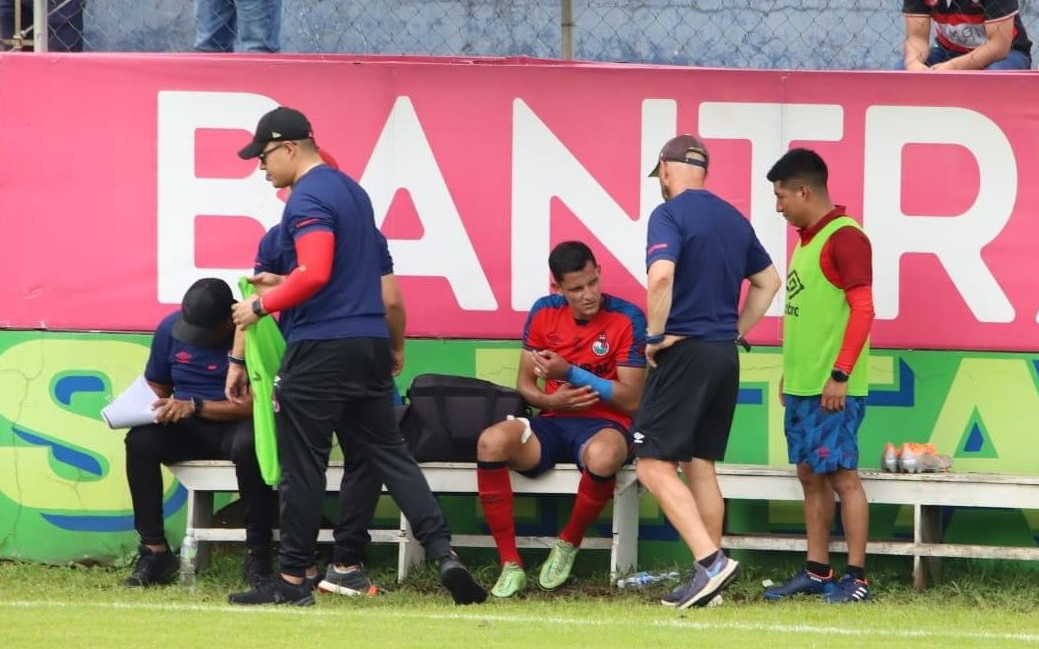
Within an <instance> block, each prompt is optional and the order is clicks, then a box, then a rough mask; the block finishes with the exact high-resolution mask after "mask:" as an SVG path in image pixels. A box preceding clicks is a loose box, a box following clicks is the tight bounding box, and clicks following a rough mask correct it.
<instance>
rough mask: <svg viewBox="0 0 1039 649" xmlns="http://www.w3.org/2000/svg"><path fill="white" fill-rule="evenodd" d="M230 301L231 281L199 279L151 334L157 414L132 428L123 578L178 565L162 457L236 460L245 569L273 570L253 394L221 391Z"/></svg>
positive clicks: (147, 582)
mask: <svg viewBox="0 0 1039 649" xmlns="http://www.w3.org/2000/svg"><path fill="white" fill-rule="evenodd" d="M233 305H234V299H233V298H232V297H231V289H230V287H228V285H227V283H225V282H224V281H223V280H220V279H213V278H206V279H200V280H198V281H197V282H195V283H194V284H192V286H191V288H189V289H188V292H187V293H186V294H185V295H184V300H183V301H182V303H181V308H180V310H179V311H175V312H173V313H171V314H170V315H168V316H166V317H165V318H163V320H162V322H161V323H159V327H158V329H156V331H155V336H154V338H152V346H151V354H150V355H149V357H148V364H147V366H146V367H145V370H144V378H145V379H146V380H147V381H148V384H149V385H150V386H151V388H152V390H154V391H155V394H156V395H158V397H159V398H158V399H157V400H156V401H155V404H154V406H153V408H154V410H155V423H154V424H148V425H145V426H135V427H133V428H131V429H130V432H129V433H127V435H126V478H127V482H129V484H130V497H131V500H132V501H133V515H134V528H135V529H136V530H137V534H138V535H139V536H140V547H139V549H138V553H139V556H138V559H137V563H136V564H135V565H134V569H133V573H132V574H131V575H130V577H129V578H128V579H127V580H126V585H127V586H132V587H140V586H153V585H158V584H168V583H170V582H171V581H172V580H173V578H174V577H175V576H176V574H177V567H178V563H177V557H176V556H175V555H174V554H173V553H172V552H171V551H170V547H169V544H168V543H167V542H166V535H165V533H164V531H163V513H162V492H163V488H162V472H161V465H163V464H169V463H171V462H181V461H184V460H232V461H233V462H234V463H235V473H236V474H237V477H238V491H239V493H240V494H241V497H242V502H243V503H244V504H245V510H246V513H245V528H246V533H245V535H246V544H247V546H248V554H247V555H246V559H245V565H244V568H243V571H244V575H245V579H246V581H247V582H248V583H250V584H254V585H258V584H260V583H263V582H265V581H267V580H269V579H270V575H271V523H272V517H273V512H274V497H275V495H274V492H273V491H272V490H271V489H270V488H269V487H268V486H267V485H266V484H265V483H264V481H263V477H262V476H261V475H260V467H259V465H258V464H257V461H256V451H255V447H254V445H253V422H252V401H251V400H250V399H243V400H240V401H239V402H232V401H229V400H227V399H226V398H225V397H224V385H225V382H226V378H227V366H228V358H229V357H228V352H229V351H230V349H231V343H232V341H233V338H234V323H233V322H232V321H231V307H232V306H233Z"/></svg>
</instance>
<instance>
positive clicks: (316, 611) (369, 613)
mask: <svg viewBox="0 0 1039 649" xmlns="http://www.w3.org/2000/svg"><path fill="white" fill-rule="evenodd" d="M3 608H41V609H42V608H75V609H81V608H97V609H116V610H131V611H132V610H141V611H180V612H198V613H221V614H223V613H239V614H247V615H282V616H284V615H305V616H329V617H331V616H342V615H344V614H345V613H344V609H342V608H335V609H331V608H326V609H322V608H321V607H320V606H318V607H297V606H231V605H229V604H209V605H206V604H179V603H169V604H158V603H150V602H61V601H47V600H39V601H13V602H0V609H3ZM661 609H662V610H661V613H662V614H667V611H668V610H669V609H667V610H665V609H663V607H661ZM479 610H480V609H479V608H476V609H472V611H473V612H472V613H469V612H468V611H466V612H459V613H423V612H420V611H408V610H400V609H390V608H378V609H371V608H362V609H350V610H349V616H350V617H351V618H355V617H372V618H377V617H378V618H395V619H424V620H445V621H471V622H487V621H489V622H503V623H514V624H532V623H547V624H562V625H569V626H616V625H621V624H628V623H630V622H631V621H632V620H630V619H625V620H610V619H602V618H580V617H544V616H540V615H501V614H490V615H488V614H482V613H480V612H479ZM645 623H647V624H649V625H651V626H656V627H664V628H673V629H686V630H694V631H762V632H766V633H790V634H801V633H811V634H815V635H824V636H825V635H830V636H846V637H855V636H883V637H897V638H906V639H909V638H957V639H971V640H1015V641H1019V642H1032V643H1034V642H1039V634H1033V633H987V632H964V631H960V630H955V629H950V630H948V631H943V630H928V629H919V630H907V629H859V628H848V627H834V626H812V625H810V624H762V623H753V622H751V623H745V622H698V621H695V620H690V619H688V618H672V619H660V620H646V621H645Z"/></svg>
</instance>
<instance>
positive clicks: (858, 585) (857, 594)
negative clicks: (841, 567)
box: [823, 575, 869, 604]
mask: <svg viewBox="0 0 1039 649" xmlns="http://www.w3.org/2000/svg"><path fill="white" fill-rule="evenodd" d="M867 599H869V583H867V582H866V581H863V580H862V579H856V578H854V577H852V576H851V575H844V576H843V577H841V580H840V581H838V582H837V586H836V588H834V589H833V590H832V591H830V592H829V593H827V594H826V595H824V596H823V600H824V601H825V602H826V603H827V604H847V603H849V602H864V601H866V600H867Z"/></svg>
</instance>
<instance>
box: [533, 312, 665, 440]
mask: <svg viewBox="0 0 1039 649" xmlns="http://www.w3.org/2000/svg"><path fill="white" fill-rule="evenodd" d="M523 348H524V349H528V350H543V349H548V350H551V351H554V352H556V353H557V354H559V355H560V356H562V357H563V358H564V359H566V360H567V361H569V362H570V363H571V364H572V365H576V366H578V367H580V368H582V369H584V370H587V371H589V372H591V373H593V374H595V375H596V376H599V377H602V378H604V379H609V380H611V381H614V380H616V379H617V368H618V367H645V366H646V316H645V314H643V312H642V309H640V308H638V307H637V306H635V305H634V304H632V303H631V302H628V301H626V300H622V299H620V298H617V297H613V296H612V295H606V294H603V302H602V308H601V309H600V310H599V313H597V314H596V315H595V317H593V318H592V319H591V320H587V321H585V320H577V319H575V318H574V315H573V311H571V310H570V305H569V304H568V303H567V301H566V298H564V297H563V296H561V295H546V296H545V297H543V298H541V299H539V300H538V301H537V302H535V303H534V306H533V307H531V309H530V313H529V314H528V315H527V323H526V324H525V325H524V326H523ZM562 383H564V381H556V380H549V381H547V382H546V384H545V393H546V394H552V393H553V392H555V391H556V390H558V389H559V386H560V385H561V384H562ZM541 414H542V415H546V416H558V417H598V418H602V419H609V420H610V421H615V422H617V423H619V424H621V425H623V426H624V427H626V428H630V427H631V416H630V415H628V414H626V413H624V412H622V411H620V410H618V409H617V408H614V407H613V406H612V405H610V404H608V403H605V402H603V401H599V402H597V403H596V404H595V405H593V406H592V407H591V408H589V409H587V410H581V411H579V412H553V411H545V412H542V413H541Z"/></svg>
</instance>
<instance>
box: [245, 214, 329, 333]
mask: <svg viewBox="0 0 1039 649" xmlns="http://www.w3.org/2000/svg"><path fill="white" fill-rule="evenodd" d="M334 255H335V235H334V234H333V233H331V232H329V231H327V230H315V231H313V232H307V233H305V234H303V235H301V236H299V237H298V238H297V239H296V259H298V260H299V263H298V265H297V266H296V269H295V270H293V271H292V273H291V274H290V275H289V276H288V277H286V278H285V281H284V282H282V284H281V285H280V286H278V287H277V288H275V289H274V290H273V291H271V292H270V293H268V294H267V295H265V296H263V298H262V299H261V301H260V303H261V304H262V306H263V310H264V311H266V312H267V313H275V312H277V311H283V310H285V309H288V308H290V307H294V306H297V305H299V304H301V303H303V302H304V301H305V300H306V299H307V298H309V297H310V296H311V295H313V294H314V293H317V292H318V290H319V289H320V288H321V287H322V286H324V285H325V284H326V283H328V279H329V278H330V277H331V276H332V258H333V257H334Z"/></svg>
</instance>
